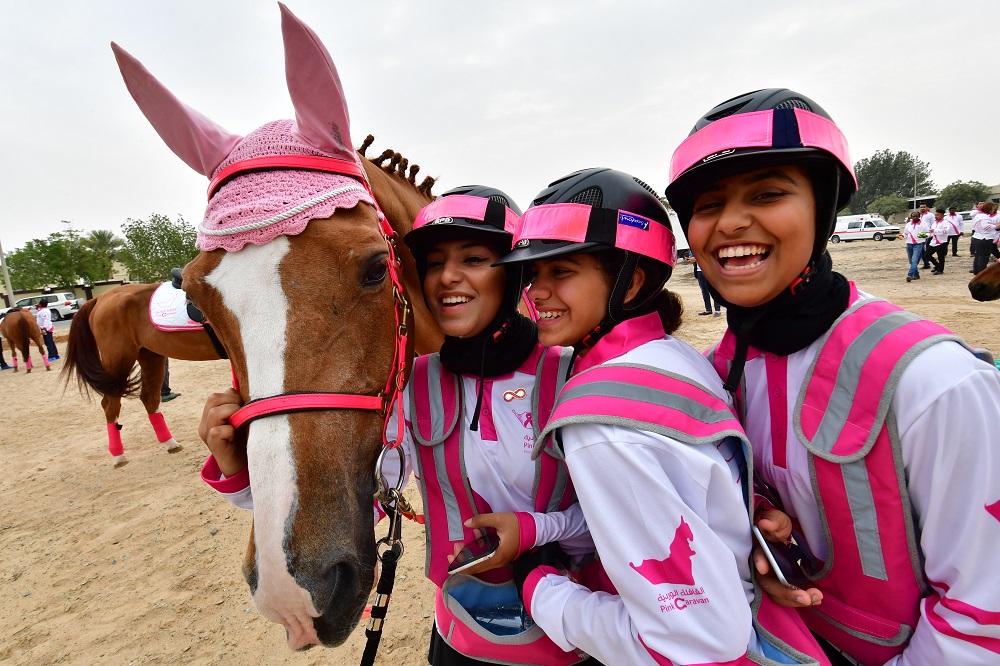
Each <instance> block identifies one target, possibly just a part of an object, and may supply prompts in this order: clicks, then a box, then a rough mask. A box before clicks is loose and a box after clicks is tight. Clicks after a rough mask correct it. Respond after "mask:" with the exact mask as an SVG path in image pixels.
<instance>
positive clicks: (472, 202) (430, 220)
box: [413, 194, 521, 234]
mask: <svg viewBox="0 0 1000 666" xmlns="http://www.w3.org/2000/svg"><path fill="white" fill-rule="evenodd" d="M489 203H490V200H489V199H486V198H484V197H474V196H468V195H465V194H451V195H448V196H446V197H441V198H440V199H436V200H435V201H432V202H431V203H429V204H427V205H426V206H424V207H423V208H421V209H420V212H419V213H418V214H417V219H416V220H415V221H414V222H413V229H414V231H415V230H417V229H419V228H421V227H425V226H427V225H429V224H445V223H447V222H450V219H449V218H456V217H457V218H463V219H466V220H478V221H480V222H483V221H485V220H486V209H487V207H488V206H489ZM520 219H521V218H520V217H518V215H517V213H515V212H514V211H512V210H511V209H510V208H507V207H506V206H504V225H503V231H506V232H507V233H509V234H513V233H514V232H515V231H517V228H518V226H519V225H520ZM498 221H499V219H498ZM497 231H499V229H498V230H497Z"/></svg>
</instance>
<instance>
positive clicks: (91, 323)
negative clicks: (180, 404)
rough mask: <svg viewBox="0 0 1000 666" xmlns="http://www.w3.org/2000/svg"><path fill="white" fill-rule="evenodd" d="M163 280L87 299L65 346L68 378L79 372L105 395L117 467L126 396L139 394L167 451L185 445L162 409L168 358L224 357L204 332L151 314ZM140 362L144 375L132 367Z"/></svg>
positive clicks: (87, 385)
mask: <svg viewBox="0 0 1000 666" xmlns="http://www.w3.org/2000/svg"><path fill="white" fill-rule="evenodd" d="M159 286H160V285H159V284H127V285H123V286H121V287H117V288H115V289H112V290H111V291H109V292H106V293H104V294H101V295H100V296H98V297H97V298H95V299H92V300H90V301H87V302H86V303H85V304H84V306H83V307H82V308H80V311H79V312H78V313H76V315H75V316H74V317H73V323H72V325H71V326H70V329H69V340H68V342H67V345H66V365H65V367H63V370H62V373H63V376H64V377H65V380H66V382H67V383H68V382H69V381H70V378H71V377H72V376H73V375H74V374H75V375H76V379H77V384H78V385H79V387H80V390H81V392H83V393H84V394H88V393H89V391H90V390H91V389H93V390H94V391H96V392H97V393H99V394H100V395H101V407H103V408H104V417H105V419H106V421H107V429H108V450H109V451H110V452H111V455H112V456H113V464H114V466H115V467H121V466H122V465H125V464H126V463H128V459H127V458H126V457H125V449H124V445H123V444H122V436H121V425H120V424H119V423H118V416H119V415H120V414H121V410H122V398H125V397H129V396H135V395H136V394H137V393H138V395H139V398H140V399H141V400H142V404H143V406H145V408H146V414H147V415H148V417H149V422H150V424H151V425H152V426H153V432H154V433H155V434H156V439H157V441H158V442H160V443H161V444H163V445H164V447H165V448H166V450H167V452H168V453H175V452H177V451H180V450H181V448H182V447H181V445H180V444H179V443H178V442H177V440H175V439H174V438H173V436H172V435H171V434H170V430H169V428H168V427H167V424H166V421H165V420H164V418H163V414H162V413H161V412H160V386H161V385H162V383H163V374H164V368H165V367H166V360H167V358H177V359H183V360H185V361H210V360H214V359H218V358H220V356H219V354H218V353H217V352H216V351H215V348H214V347H213V346H212V342H211V340H210V339H209V337H208V335H207V334H206V333H205V332H204V331H176V332H166V331H161V330H160V329H158V328H156V327H155V326H154V325H153V324H152V322H151V321H150V319H149V299H150V298H151V297H152V295H153V292H154V291H156V288H157V287H159ZM136 363H138V364H139V374H138V375H137V374H135V373H134V372H133V370H134V368H135V365H136Z"/></svg>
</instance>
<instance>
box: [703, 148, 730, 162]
mask: <svg viewBox="0 0 1000 666" xmlns="http://www.w3.org/2000/svg"><path fill="white" fill-rule="evenodd" d="M735 152H736V149H735V148H729V149H727V150H720V151H719V152H717V153H712V154H711V155H709V156H707V157H703V158H701V161H702V162H711V161H712V160H714V159H715V158H717V157H723V156H725V155H731V154H732V153H735Z"/></svg>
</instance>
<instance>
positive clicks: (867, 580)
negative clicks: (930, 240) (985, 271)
mask: <svg viewBox="0 0 1000 666" xmlns="http://www.w3.org/2000/svg"><path fill="white" fill-rule="evenodd" d="M851 289H852V295H854V294H856V289H855V287H854V285H853V284H852V285H851ZM726 336H727V337H729V338H730V340H729V342H730V343H732V342H734V341H733V340H732V335H731V334H730V333H729V332H728V331H727V332H726ZM946 340H952V341H955V342H958V343H959V344H961V345H963V346H964V347H966V348H967V349H969V351H971V352H973V353H975V354H976V355H977V356H980V355H981V354H982V352H981V351H980V350H973V349H972V348H970V347H968V345H966V344H965V342H964V341H962V339H961V338H959V337H958V336H956V335H954V334H953V333H951V332H950V331H948V330H947V329H946V328H944V327H943V326H940V325H938V324H935V323H933V322H930V321H927V320H924V319H921V318H919V317H918V316H917V315H915V314H913V313H911V312H907V311H905V310H903V309H902V308H899V307H897V306H895V305H893V304H892V303H889V302H887V301H883V300H881V299H866V300H862V301H858V302H856V303H855V304H854V305H853V306H851V307H850V308H848V309H847V311H846V312H845V313H844V314H843V315H841V316H840V318H839V319H837V321H836V322H834V324H833V326H832V327H831V328H830V330H829V331H828V332H827V333H826V336H825V337H824V339H823V341H822V344H821V346H820V351H819V353H818V354H817V357H816V360H815V361H814V362H813V365H812V367H811V368H810V370H809V372H808V373H807V375H806V377H805V380H804V382H803V384H804V387H805V389H804V390H803V391H801V392H800V393H799V398H798V401H797V403H796V405H795V408H794V409H795V411H794V414H793V426H794V428H795V433H796V435H797V438H798V440H799V441H800V442H801V443H802V445H803V446H804V447H805V448H806V449H807V450H808V452H809V465H810V468H811V469H812V470H813V474H812V478H813V493H814V494H815V496H816V498H817V500H818V504H819V506H820V507H822V512H821V514H820V518H821V520H822V521H823V530H824V533H825V536H826V542H827V553H828V555H827V561H826V563H825V564H824V566H823V568H822V569H821V570H820V571H819V573H818V574H817V575H816V576H815V577H813V578H812V581H813V583H814V584H815V586H816V587H817V588H819V589H820V590H822V591H823V604H822V605H821V606H817V607H810V608H804V609H800V612H801V614H802V617H803V619H804V620H805V622H806V624H807V625H808V626H809V628H810V629H812V630H813V631H814V632H816V633H817V634H819V635H820V636H822V637H823V638H825V639H826V640H828V641H829V642H830V643H831V644H832V645H834V646H835V647H837V648H838V649H840V650H842V651H843V652H845V653H846V654H848V655H850V656H851V657H853V658H854V659H857V660H859V661H860V662H861V663H863V664H883V663H885V662H886V661H888V660H889V659H891V658H893V657H894V656H896V655H899V654H900V653H902V652H903V650H904V649H905V647H906V644H907V643H908V642H909V640H910V637H911V635H912V633H913V629H914V627H915V626H916V623H917V621H918V619H919V617H920V601H921V599H922V598H924V597H925V596H928V595H929V594H930V587H929V585H928V583H927V579H926V577H925V576H924V572H923V567H922V564H921V554H920V549H919V546H918V544H919V535H918V534H917V533H916V526H915V525H914V522H913V511H912V507H911V505H910V498H909V494H908V492H907V490H906V484H905V475H904V470H903V465H902V460H903V459H902V453H901V449H900V443H899V434H898V431H897V429H896V426H895V421H894V419H893V418H892V417H891V413H892V412H891V406H892V396H893V394H894V393H895V391H896V387H897V386H898V384H899V378H900V376H901V375H902V374H903V371H904V370H905V369H906V367H907V366H908V365H909V363H910V361H912V360H913V358H914V357H916V356H917V354H919V353H920V352H921V351H923V350H925V349H927V347H929V346H930V345H933V344H936V343H939V342H942V341H946ZM723 348H726V349H732V348H733V346H732V344H727V343H726V340H725V339H724V340H723V343H720V344H719V345H717V346H716V348H715V349H713V350H712V351H711V352H709V358H710V360H711V361H712V363H713V365H714V366H715V368H716V370H717V371H718V372H719V374H720V376H722V377H725V376H726V375H727V374H728V366H729V362H730V361H731V360H732V359H728V358H724V356H725V354H724V353H723V352H722V349H723ZM986 354H988V352H987V353H986ZM743 395H745V391H744V390H742V389H740V390H738V391H737V401H738V403H742V400H743ZM745 408H746V407H745V405H741V410H745ZM744 413H745V412H744ZM774 445H775V446H776V447H777V446H783V445H784V443H783V442H780V443H779V442H775V444H774ZM887 481H888V482H887Z"/></svg>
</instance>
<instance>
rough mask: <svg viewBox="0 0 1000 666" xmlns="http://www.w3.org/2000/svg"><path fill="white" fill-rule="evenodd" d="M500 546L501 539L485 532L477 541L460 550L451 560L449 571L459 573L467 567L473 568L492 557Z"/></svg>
mask: <svg viewBox="0 0 1000 666" xmlns="http://www.w3.org/2000/svg"><path fill="white" fill-rule="evenodd" d="M499 546H500V543H499V541H495V540H494V539H492V538H490V536H489V535H488V534H484V535H483V536H481V537H479V538H478V539H476V540H475V541H470V542H468V543H467V544H465V547H463V548H462V550H461V551H459V553H458V555H456V556H455V559H454V560H452V561H451V564H449V565H448V573H449V574H457V573H460V572H462V571H465V570H466V569H471V568H472V567H473V566H475V565H477V564H479V563H480V562H482V561H483V560H488V559H490V558H491V557H493V553H495V552H496V551H497V548H498V547H499Z"/></svg>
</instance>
